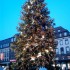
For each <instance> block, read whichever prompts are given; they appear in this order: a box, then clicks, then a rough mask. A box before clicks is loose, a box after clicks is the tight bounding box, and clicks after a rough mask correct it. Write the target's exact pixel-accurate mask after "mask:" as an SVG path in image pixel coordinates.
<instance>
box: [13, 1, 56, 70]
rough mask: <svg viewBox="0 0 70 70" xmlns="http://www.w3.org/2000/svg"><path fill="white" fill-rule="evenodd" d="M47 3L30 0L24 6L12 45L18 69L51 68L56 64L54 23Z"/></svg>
mask: <svg viewBox="0 0 70 70" xmlns="http://www.w3.org/2000/svg"><path fill="white" fill-rule="evenodd" d="M46 5H47V4H45V3H44V0H28V1H27V2H26V3H25V4H24V5H23V6H22V16H21V20H22V21H21V23H20V24H19V27H18V28H17V29H18V31H19V33H18V34H17V35H15V42H14V43H13V45H14V46H13V47H12V48H13V50H14V51H15V57H16V68H17V69H18V70H38V69H39V67H46V68H48V70H50V69H49V68H51V67H52V64H54V57H55V47H56V45H55V40H54V38H55V36H54V23H53V20H52V19H51V18H50V16H49V13H50V12H49V11H48V8H47V7H46Z"/></svg>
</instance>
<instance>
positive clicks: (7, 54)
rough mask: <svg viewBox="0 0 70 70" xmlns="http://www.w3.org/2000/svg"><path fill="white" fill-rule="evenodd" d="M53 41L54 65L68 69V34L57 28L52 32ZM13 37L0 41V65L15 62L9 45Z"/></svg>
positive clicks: (69, 64) (69, 45)
mask: <svg viewBox="0 0 70 70" xmlns="http://www.w3.org/2000/svg"><path fill="white" fill-rule="evenodd" d="M54 33H55V40H56V41H57V42H58V45H57V47H56V59H55V60H56V63H57V65H59V66H60V67H61V68H62V69H63V70H64V68H66V67H67V68H68V69H70V32H69V31H68V30H67V29H64V28H63V27H61V26H59V27H56V28H55V30H54ZM14 41H15V39H14V37H11V38H8V39H5V40H2V41H0V55H1V58H0V64H9V63H10V62H12V61H15V56H14V52H13V51H12V50H11V48H10V44H11V43H12V42H14Z"/></svg>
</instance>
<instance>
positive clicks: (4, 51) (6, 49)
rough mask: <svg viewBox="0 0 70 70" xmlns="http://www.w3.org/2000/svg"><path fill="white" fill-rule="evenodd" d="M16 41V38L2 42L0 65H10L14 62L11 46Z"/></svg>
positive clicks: (0, 42)
mask: <svg viewBox="0 0 70 70" xmlns="http://www.w3.org/2000/svg"><path fill="white" fill-rule="evenodd" d="M13 41H14V37H11V38H8V39H5V40H2V41H0V64H1V65H2V64H6V65H8V64H9V63H10V61H12V60H14V59H15V57H14V52H13V51H12V50H11V48H10V45H11V43H12V42H13Z"/></svg>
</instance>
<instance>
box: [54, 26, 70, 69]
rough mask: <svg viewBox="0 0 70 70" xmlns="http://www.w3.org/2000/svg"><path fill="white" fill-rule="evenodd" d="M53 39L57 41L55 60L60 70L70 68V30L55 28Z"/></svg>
mask: <svg viewBox="0 0 70 70" xmlns="http://www.w3.org/2000/svg"><path fill="white" fill-rule="evenodd" d="M54 32H55V36H56V38H55V40H56V41H57V42H58V44H57V47H56V62H57V63H58V64H59V65H60V66H61V68H62V70H65V68H67V69H70V32H69V31H68V30H67V29H64V28H62V27H61V26H60V27H57V28H55V31H54Z"/></svg>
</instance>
